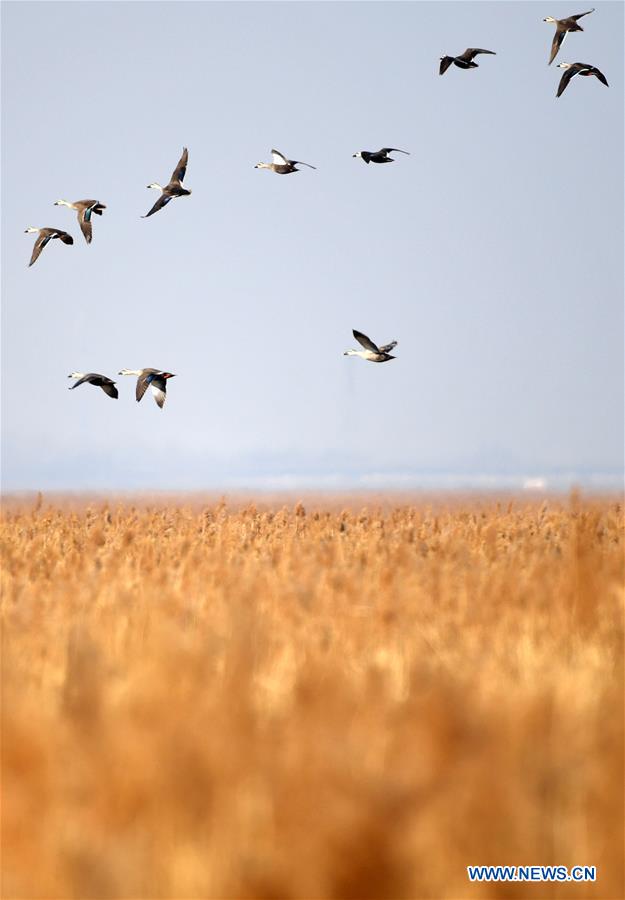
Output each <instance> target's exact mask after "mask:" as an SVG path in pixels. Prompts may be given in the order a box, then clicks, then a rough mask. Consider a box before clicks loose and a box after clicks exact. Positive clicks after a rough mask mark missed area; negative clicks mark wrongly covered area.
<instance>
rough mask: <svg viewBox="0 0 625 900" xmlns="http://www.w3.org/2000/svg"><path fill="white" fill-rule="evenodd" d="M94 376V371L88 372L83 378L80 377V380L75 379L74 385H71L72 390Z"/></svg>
mask: <svg viewBox="0 0 625 900" xmlns="http://www.w3.org/2000/svg"><path fill="white" fill-rule="evenodd" d="M92 378H93V372H88V373H87V374H86V375H83V376H82V378H79V379H78V381H75V382H74V383H73V385H72V386H71V387H70V391H73V390H74V388H77V387H78V385H80V384H84V383H85V382H86V381H91V379H92Z"/></svg>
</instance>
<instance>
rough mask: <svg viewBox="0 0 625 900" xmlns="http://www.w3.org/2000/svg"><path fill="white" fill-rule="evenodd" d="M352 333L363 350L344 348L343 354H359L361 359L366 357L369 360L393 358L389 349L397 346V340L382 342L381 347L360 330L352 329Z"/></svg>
mask: <svg viewBox="0 0 625 900" xmlns="http://www.w3.org/2000/svg"><path fill="white" fill-rule="evenodd" d="M352 334H353V335H354V337H355V338H356V340H357V341H358V343H359V344H360V345H361V346H362V347H364V348H365V349H364V350H346V351H345V352H344V353H343V356H359V357H360V358H361V359H366V360H368V361H369V362H376V363H381V362H387V361H388V360H389V359H395V357H394V356H391V354H390V352H389V351H390V350H392V349H393V347H396V346H397V341H391V342H390V344H384V345H383V346H382V347H378V346H377V344H374V343H373V341H372V340H371V339H370V338H368V337H367V335H366V334H363V333H362V332H361V331H356V329H354V330H353V331H352Z"/></svg>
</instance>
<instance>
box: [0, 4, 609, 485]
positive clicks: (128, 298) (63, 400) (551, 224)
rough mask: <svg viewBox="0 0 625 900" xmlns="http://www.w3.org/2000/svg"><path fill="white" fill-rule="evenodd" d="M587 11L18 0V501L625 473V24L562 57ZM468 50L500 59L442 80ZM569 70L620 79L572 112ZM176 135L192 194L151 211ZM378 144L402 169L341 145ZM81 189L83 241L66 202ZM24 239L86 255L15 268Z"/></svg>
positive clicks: (9, 464)
mask: <svg viewBox="0 0 625 900" xmlns="http://www.w3.org/2000/svg"><path fill="white" fill-rule="evenodd" d="M572 11H574V10H573V9H572V7H571V6H570V4H569V3H560V2H551V0H545V2H533V3H530V2H524V3H517V2H511V3H498V4H494V3H481V2H478V3H473V2H467V3H453V2H450V3H431V2H423V3H419V2H416V3H412V2H407V3H388V2H386V3H383V4H382V3H378V2H371V3H360V2H356V3H320V2H319V3H268V2H256V3H247V2H242V3H205V2H198V3H177V4H172V3H168V2H164V3H158V4H156V3H151V2H145V3H130V2H123V3H122V2H120V3H115V2H102V3H99V2H98V3H88V4H85V3H57V2H48V3H40V2H33V3H16V2H4V3H3V4H2V19H3V28H2V75H3V78H2V126H3V127H2V175H3V204H2V257H3V266H2V296H3V303H2V317H3V328H2V349H3V353H2V375H3V379H2V380H3V387H2V422H3V428H2V448H3V453H2V487H3V490H5V491H18V490H34V491H37V490H44V491H45V490H53V489H56V490H141V489H163V490H177V489H189V490H196V489H197V490H202V489H211V490H213V489H214V490H219V489H220V488H224V489H236V488H243V489H244V488H245V487H246V486H249V487H256V488H258V489H263V487H265V488H267V489H274V488H275V486H276V485H279V484H281V483H282V484H287V485H288V486H289V487H292V488H294V489H297V488H298V486H301V487H302V488H305V487H306V485H311V486H312V487H314V485H315V484H317V485H323V484H326V485H328V486H330V487H332V486H336V488H337V489H343V488H345V487H350V486H353V487H359V486H365V487H366V486H367V485H369V484H370V485H375V486H379V487H384V486H391V487H392V486H393V485H397V486H399V487H401V486H402V485H405V486H406V487H407V488H410V487H415V486H416V487H418V486H420V485H423V486H425V487H427V486H428V485H437V484H438V485H440V484H441V483H446V482H449V481H450V479H451V480H453V479H455V484H456V486H458V487H465V486H470V485H471V484H477V485H479V484H480V483H484V482H485V481H487V482H488V480H489V479H490V482H488V483H492V484H493V485H494V486H496V484H497V483H498V484H500V485H502V486H505V485H506V484H514V485H516V486H522V485H523V483H524V481H526V480H527V479H536V478H543V479H545V482H546V485H547V486H548V487H556V488H558V489H559V488H564V489H565V488H566V487H567V485H568V484H573V483H579V484H581V485H583V486H586V487H590V488H592V486H593V485H595V486H598V487H599V488H601V487H603V486H606V485H612V486H617V485H618V484H619V483H622V482H621V478H622V474H621V473H622V469H623V420H624V412H623V405H624V403H623V399H624V397H623V394H624V387H623V237H624V230H623V196H624V190H623V188H624V180H623V149H624V148H623V108H624V103H623V100H624V97H623V66H622V35H623V22H624V11H623V5H622V4H621V3H617V2H599V3H597V4H596V11H595V12H594V13H593V14H592V15H590V16H587V17H586V18H584V20H583V22H582V23H581V24H582V25H583V27H584V33H583V34H573V35H569V36H568V37H567V40H566V41H565V42H564V45H563V47H562V49H561V51H560V53H559V56H558V58H557V59H556V61H555V63H554V64H553V65H552V66H551V67H548V66H547V59H548V55H549V48H550V44H551V39H552V36H553V27H552V26H550V25H547V24H544V23H543V22H542V19H543V18H544V17H545V16H546V15H552V16H563V15H570V14H571V12H572ZM170 34H173V35H175V39H173V40H170V39H168V37H167V36H168V35H170ZM81 46H86V47H88V48H89V49H88V53H86V54H85V59H84V60H81V59H80V58H79V54H78V53H77V49H76V48H79V47H81ZM467 46H477V47H484V48H488V49H492V50H495V51H496V52H497V55H496V56H484V57H479V58H478V60H477V61H478V63H479V68H478V69H476V70H473V71H468V72H464V71H461V70H459V69H457V68H455V67H453V66H452V67H451V68H450V69H449V71H448V72H447V73H446V74H445V75H444V76H443V77H440V76H439V75H438V59H439V57H440V56H442V55H444V54H445V53H459V52H461V51H462V50H463V49H464V48H465V47H467ZM577 60H585V61H588V62H591V63H592V64H594V65H596V66H598V67H599V68H600V69H601V70H602V71H603V72H604V73H605V75H606V76H607V78H608V81H609V84H610V87H609V89H608V88H605V87H604V86H603V85H601V84H600V83H599V82H598V81H596V80H595V79H592V78H588V79H582V78H576V79H574V80H573V81H572V83H571V84H570V85H569V87H568V88H567V90H566V92H565V93H564V94H563V96H562V97H561V98H559V99H558V100H556V99H555V92H556V88H557V84H558V82H559V79H560V77H561V74H562V70H560V69H557V68H556V65H557V63H559V62H561V61H571V62H573V61H577ZM51 75H53V76H54V77H51ZM183 145H184V146H187V147H188V148H189V166H188V170H187V177H186V180H185V185H186V186H188V187H190V188H191V189H192V190H193V193H192V196H190V197H188V198H182V199H179V200H175V201H173V202H172V203H170V204H169V205H168V206H167V207H166V208H165V209H164V210H162V211H161V212H159V213H158V214H157V215H155V216H153V217H151V218H150V219H147V220H143V219H141V218H140V217H141V216H142V215H145V213H146V212H147V211H148V209H149V208H150V206H151V205H152V203H153V202H154V200H155V199H156V195H155V193H154V192H153V191H148V190H146V187H145V186H146V185H147V184H148V183H149V182H151V181H154V180H155V181H159V182H161V183H165V182H166V181H167V180H168V178H169V175H170V173H171V171H172V169H173V168H174V165H175V164H176V162H177V160H178V158H179V156H180V152H181V149H182V147H183ZM380 146H396V147H400V148H402V149H405V150H408V151H410V154H411V155H410V156H403V155H401V154H398V155H397V156H398V158H397V161H396V162H395V163H393V164H391V165H386V166H374V165H369V166H367V165H365V164H364V163H363V162H362V161H361V160H359V159H353V158H352V154H353V153H354V152H356V151H357V150H361V149H377V148H378V147H380ZM272 147H277V148H278V149H280V150H281V151H282V152H284V153H286V154H287V155H288V156H291V157H293V158H295V159H302V160H304V161H306V162H308V163H311V164H312V165H315V166H317V171H312V170H309V169H304V170H303V171H302V172H301V173H300V174H298V175H291V176H287V177H278V176H276V175H274V174H273V173H270V172H266V171H259V170H255V169H254V168H253V167H254V165H255V163H257V162H258V161H259V160H269V159H270V150H271V148H272ZM82 197H94V198H98V199H100V200H101V201H102V202H104V203H106V204H107V209H106V211H105V213H104V215H103V216H102V218H96V220H95V222H94V226H93V232H94V238H93V243H92V244H91V245H90V246H87V245H86V244H85V242H84V240H83V237H82V235H81V234H80V231H79V228H78V225H77V222H76V216H75V213H73V212H72V211H70V210H67V209H64V208H62V207H55V206H53V202H54V201H55V200H57V199H59V198H65V199H68V200H76V199H79V198H82ZM28 225H35V226H50V225H53V226H56V227H60V228H63V229H65V230H67V231H69V232H70V233H71V234H72V235H73V237H74V245H73V246H72V247H66V246H63V245H62V244H60V242H58V241H56V242H52V243H51V244H50V245H49V246H48V247H47V248H46V249H45V250H44V251H43V253H42V255H41V257H40V258H39V260H38V261H37V263H36V264H35V265H34V266H33V267H32V268H30V269H29V268H28V262H29V259H30V254H31V252H32V245H33V236H32V235H25V234H24V233H23V232H24V229H25V228H26V227H27V226H28ZM352 328H357V329H359V330H361V331H364V332H365V333H367V334H369V335H370V336H371V337H372V338H373V339H374V340H377V341H379V342H381V343H383V342H387V341H390V340H392V339H397V340H398V341H399V344H398V346H397V349H396V351H395V354H396V356H397V358H396V359H395V360H393V361H391V362H389V363H385V364H383V365H372V364H369V363H366V362H364V361H362V360H359V359H351V358H345V357H343V355H342V354H343V351H344V350H345V349H347V348H349V347H354V346H356V344H355V343H354V340H353V338H352V335H351V329H352ZM143 366H162V367H163V368H165V369H168V370H169V371H171V372H175V373H176V374H177V377H176V378H175V379H173V380H172V381H171V383H170V385H169V389H168V399H167V403H166V405H165V408H164V410H162V411H161V410H159V409H158V408H157V407H156V405H155V404H154V401H153V399H152V397H151V395H150V394H146V396H145V397H144V399H143V400H142V402H141V403H140V404H137V403H136V402H135V400H134V379H131V378H124V377H122V376H119V377H117V372H118V371H119V370H120V369H121V368H123V367H128V368H131V369H132V368H138V367H143ZM72 371H83V372H87V371H95V372H102V373H104V374H106V375H109V376H110V377H112V378H116V380H117V382H118V388H119V392H120V397H119V400H117V401H112V400H110V399H109V398H108V397H106V396H105V395H104V394H103V393H102V391H100V390H99V389H96V388H93V387H91V386H89V385H85V386H82V387H80V388H78V389H77V390H76V391H71V392H70V391H68V390H67V388H68V386H69V384H70V382H69V381H68V379H67V375H68V373H69V372H72Z"/></svg>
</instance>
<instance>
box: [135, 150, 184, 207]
mask: <svg viewBox="0 0 625 900" xmlns="http://www.w3.org/2000/svg"><path fill="white" fill-rule="evenodd" d="M188 161H189V151H188V150H187V148H186V147H183V148H182V156H181V157H180V160H179V162H178V165H177V166H176V168H175V169H174V171H173V172H172V173H171V179H170V181H169V184H166V185H165V187H162V186H161V185H160V184H159V183H158V182H157V181H153V182H152V184H148V187H149V188H154V189H155V190H157V191H160V192H161V196H160V197H159V198H158V200H157V201H156V203H155V204H154V206H153V207H152V209H151V210H150V211H149V213H146V215H145V216H141V218H142V219H147V218H148V217H149V216H152V215H154V213H155V212H158V211H159V209H162V208H163V207H164V206H167V204H168V203H169V201H170V200H173V198H174V197H188V196H189V194H190V193H191V191H190V190H187V189H186V188H185V187H183V186H182V182H183V181H184V176H185V174H186V171H187V163H188Z"/></svg>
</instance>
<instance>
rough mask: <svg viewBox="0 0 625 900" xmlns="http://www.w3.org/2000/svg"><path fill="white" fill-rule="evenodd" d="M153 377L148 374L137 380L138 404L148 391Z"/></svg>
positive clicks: (136, 394)
mask: <svg viewBox="0 0 625 900" xmlns="http://www.w3.org/2000/svg"><path fill="white" fill-rule="evenodd" d="M153 377H154V376H153V375H151V374H150V373H149V372H148V373H146V374H145V375H139V377H138V378H137V390H136V392H135V396H136V398H137V403H138V402H139V400H141V398H142V397H143V395H144V394H145V392H146V391H147V389H148V385H149V383H150V381H151V380H152V378H153Z"/></svg>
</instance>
